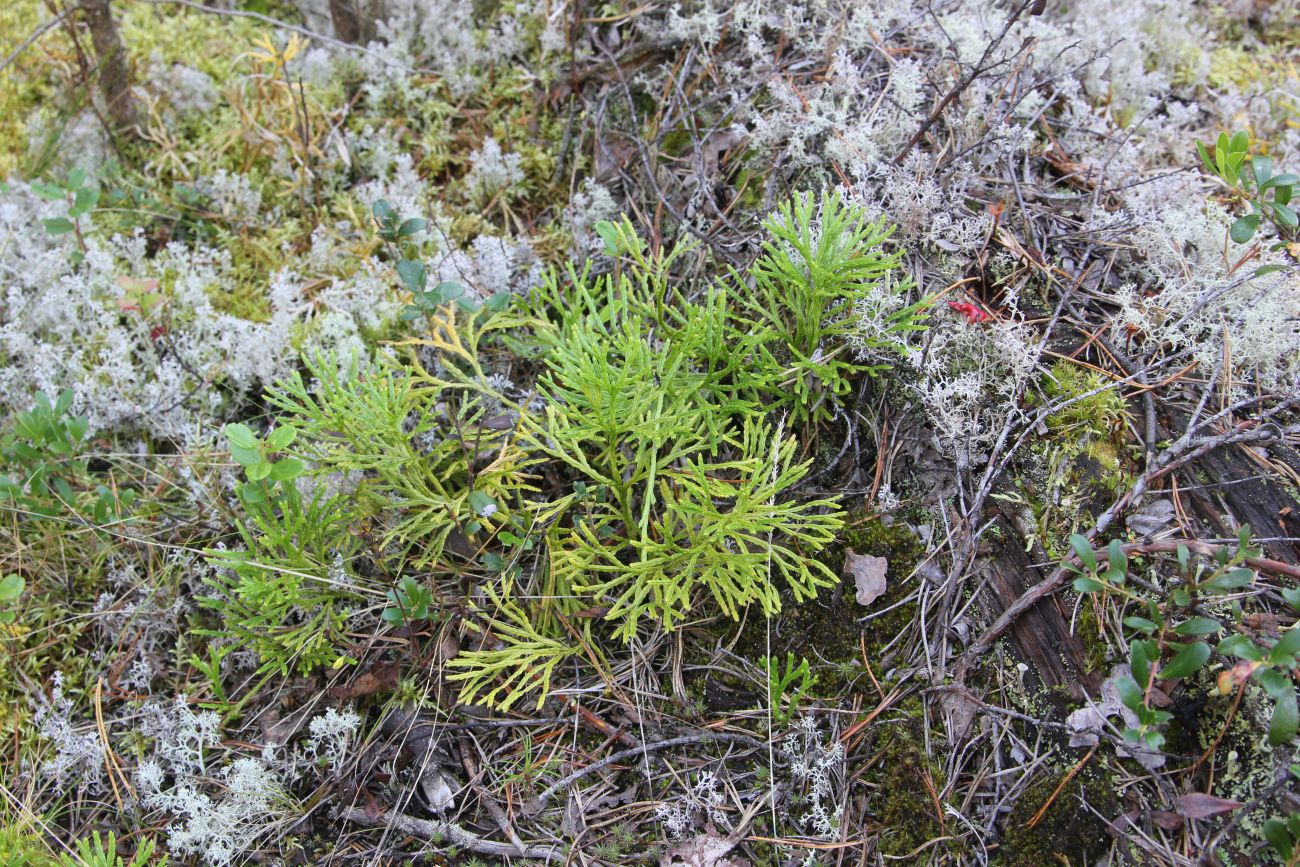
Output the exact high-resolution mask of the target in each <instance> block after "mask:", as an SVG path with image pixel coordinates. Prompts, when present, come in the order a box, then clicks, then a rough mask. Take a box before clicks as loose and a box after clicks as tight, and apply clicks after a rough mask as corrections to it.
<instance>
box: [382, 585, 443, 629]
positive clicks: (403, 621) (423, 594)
mask: <svg viewBox="0 0 1300 867" xmlns="http://www.w3.org/2000/svg"><path fill="white" fill-rule="evenodd" d="M431 605H433V591H431V590H430V589H429V588H428V587H426V586H425V585H424V584H421V583H420V582H419V581H416V580H415V579H414V578H403V579H402V580H401V582H400V583H399V584H398V585H397V587H395V588H394V589H392V590H389V591H388V607H387V608H385V609H384V611H383V613H382V614H381V615H380V617H382V618H383V619H384V622H385V623H391V624H392V625H394V626H406V625H408V624H411V623H415V622H418V621H421V620H428V619H429V607H430V606H431Z"/></svg>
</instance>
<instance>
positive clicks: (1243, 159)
mask: <svg viewBox="0 0 1300 867" xmlns="http://www.w3.org/2000/svg"><path fill="white" fill-rule="evenodd" d="M1196 152H1197V153H1198V154H1200V157H1201V164H1202V165H1203V166H1205V170H1206V171H1207V172H1209V173H1210V174H1211V175H1214V176H1215V177H1216V178H1218V179H1219V180H1221V181H1223V182H1224V183H1225V184H1227V185H1228V187H1229V188H1230V189H1231V190H1232V194H1233V197H1234V198H1235V199H1237V200H1239V201H1241V202H1243V203H1245V204H1248V205H1249V206H1250V213H1249V214H1246V215H1244V216H1242V217H1239V218H1238V219H1237V221H1236V222H1235V223H1233V224H1232V228H1231V229H1230V230H1229V235H1230V236H1231V237H1232V240H1234V241H1236V242H1237V243H1238V244H1245V243H1246V242H1248V241H1249V240H1250V239H1251V238H1253V237H1255V233H1256V232H1257V231H1258V230H1259V227H1260V225H1261V224H1262V223H1263V222H1264V221H1265V220H1267V221H1268V222H1269V223H1272V224H1273V227H1274V228H1275V229H1276V231H1277V236H1278V239H1279V240H1278V243H1276V244H1274V245H1273V247H1272V248H1271V249H1273V250H1281V249H1284V248H1286V246H1287V244H1289V243H1292V242H1294V241H1296V239H1297V237H1298V235H1297V229H1300V218H1297V215H1296V211H1295V208H1294V207H1293V206H1292V205H1291V197H1292V195H1293V194H1294V193H1295V188H1296V187H1298V186H1300V177H1298V176H1296V175H1294V174H1291V173H1289V172H1283V173H1280V174H1274V173H1273V159H1272V157H1267V156H1263V155H1261V154H1255V155H1251V153H1250V136H1248V135H1247V134H1246V133H1245V132H1244V131H1242V132H1238V133H1236V134H1234V135H1233V136H1231V137H1229V136H1228V134H1227V133H1220V134H1219V138H1218V141H1217V142H1215V145H1214V151H1213V157H1211V151H1210V148H1209V147H1208V146H1206V144H1205V143H1204V142H1200V141H1198V142H1197V143H1196ZM1247 164H1249V165H1247ZM1279 267H1280V266H1265V268H1263V269H1260V270H1261V271H1273V270H1278V268H1279Z"/></svg>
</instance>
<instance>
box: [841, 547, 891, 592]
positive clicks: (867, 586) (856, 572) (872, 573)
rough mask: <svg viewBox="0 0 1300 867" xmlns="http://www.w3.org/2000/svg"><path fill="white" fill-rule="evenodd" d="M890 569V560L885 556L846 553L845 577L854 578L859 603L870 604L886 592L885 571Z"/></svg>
mask: <svg viewBox="0 0 1300 867" xmlns="http://www.w3.org/2000/svg"><path fill="white" fill-rule="evenodd" d="M888 569H889V561H888V560H887V559H885V558H884V557H873V556H871V555H870V554H857V553H855V552H853V551H849V552H848V553H847V554H845V555H844V572H845V577H846V578H852V579H853V584H854V586H855V587H856V588H857V593H858V595H857V599H858V604H859V605H870V604H871V603H872V602H875V601H876V600H877V599H879V598H880V597H881V596H883V595H884V594H885V589H886V587H887V584H886V581H885V573H886V571H887V570H888Z"/></svg>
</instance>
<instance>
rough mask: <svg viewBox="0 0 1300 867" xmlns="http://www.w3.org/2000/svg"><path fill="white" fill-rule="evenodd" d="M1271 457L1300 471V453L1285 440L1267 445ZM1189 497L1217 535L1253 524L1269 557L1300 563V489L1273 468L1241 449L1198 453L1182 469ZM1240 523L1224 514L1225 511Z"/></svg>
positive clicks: (1253, 532)
mask: <svg viewBox="0 0 1300 867" xmlns="http://www.w3.org/2000/svg"><path fill="white" fill-rule="evenodd" d="M1268 453H1269V458H1270V459H1271V461H1273V462H1274V463H1276V464H1280V465H1281V466H1284V467H1289V468H1290V470H1291V472H1292V473H1296V474H1297V476H1300V453H1298V452H1297V451H1296V450H1295V449H1294V448H1292V447H1291V446H1289V445H1287V444H1286V443H1284V442H1276V443H1273V444H1271V445H1270V446H1269V447H1268ZM1183 477H1184V482H1185V484H1184V486H1185V487H1190V490H1188V491H1187V494H1186V496H1187V497H1188V499H1189V500H1190V502H1191V505H1192V507H1193V509H1194V511H1195V514H1196V516H1197V517H1198V518H1200V519H1201V520H1202V521H1204V522H1205V523H1206V525H1207V526H1208V528H1209V529H1211V530H1212V531H1213V532H1214V533H1215V534H1217V535H1219V536H1223V537H1225V538H1231V537H1232V536H1234V535H1235V534H1236V526H1239V525H1241V524H1250V528H1251V531H1252V534H1253V535H1254V536H1256V537H1257V538H1260V539H1267V540H1270V541H1264V542H1260V543H1258V544H1259V547H1260V548H1263V549H1264V551H1265V553H1266V554H1267V556H1268V557H1270V558H1272V559H1274V560H1281V561H1282V562H1284V563H1291V564H1297V563H1300V542H1294V541H1290V542H1288V541H1272V540H1275V539H1286V538H1291V539H1295V538H1300V491H1298V490H1297V487H1296V485H1295V484H1294V483H1293V482H1291V481H1290V480H1289V479H1287V477H1286V475H1284V474H1283V473H1281V472H1270V470H1269V469H1268V468H1267V467H1266V466H1264V465H1263V460H1262V459H1261V460H1260V461H1259V462H1257V461H1255V460H1252V459H1251V458H1250V457H1249V455H1247V454H1246V453H1245V451H1244V450H1243V449H1241V448H1230V449H1217V450H1215V451H1212V452H1210V453H1209V454H1207V455H1205V456H1203V457H1201V458H1199V459H1198V460H1197V461H1196V463H1195V464H1193V465H1192V467H1191V472H1187V473H1184V474H1183ZM1225 511H1226V512H1227V513H1228V515H1229V516H1231V518H1232V520H1233V521H1234V522H1235V524H1229V523H1228V522H1227V521H1226V520H1225V519H1224V514H1223V513H1224V512H1225Z"/></svg>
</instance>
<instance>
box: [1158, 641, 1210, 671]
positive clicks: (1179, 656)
mask: <svg viewBox="0 0 1300 867" xmlns="http://www.w3.org/2000/svg"><path fill="white" fill-rule="evenodd" d="M1209 658H1210V645H1208V644H1206V643H1205V642H1204V641H1196V642H1193V643H1192V644H1184V645H1183V646H1182V648H1180V649H1179V651H1178V653H1176V654H1175V655H1174V658H1173V659H1171V660H1169V664H1168V665H1166V666H1165V667H1164V668H1162V669H1161V670H1160V676H1161V677H1162V678H1164V679H1165V680H1172V679H1174V678H1179V677H1187V675H1189V674H1192V673H1193V672H1195V671H1199V670H1200V668H1201V666H1203V665H1205V661H1206V660H1208V659H1209Z"/></svg>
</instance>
